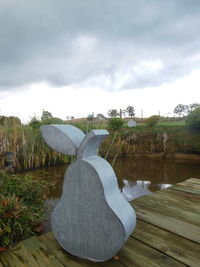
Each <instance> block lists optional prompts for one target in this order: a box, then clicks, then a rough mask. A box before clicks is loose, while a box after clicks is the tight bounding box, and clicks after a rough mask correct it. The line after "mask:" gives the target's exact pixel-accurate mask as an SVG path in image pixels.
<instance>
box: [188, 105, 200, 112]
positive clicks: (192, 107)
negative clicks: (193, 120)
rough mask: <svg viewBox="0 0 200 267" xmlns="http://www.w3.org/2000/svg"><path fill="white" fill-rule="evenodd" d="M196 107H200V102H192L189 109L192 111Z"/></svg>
mask: <svg viewBox="0 0 200 267" xmlns="http://www.w3.org/2000/svg"><path fill="white" fill-rule="evenodd" d="M196 108H200V104H198V103H192V104H190V105H189V111H190V112H191V111H193V110H195V109H196Z"/></svg>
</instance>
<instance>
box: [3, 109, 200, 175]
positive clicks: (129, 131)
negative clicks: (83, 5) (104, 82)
mask: <svg viewBox="0 0 200 267" xmlns="http://www.w3.org/2000/svg"><path fill="white" fill-rule="evenodd" d="M52 123H53V124H61V123H69V122H64V121H63V120H61V119H59V118H55V117H53V116H52V114H51V113H50V112H48V111H43V113H42V116H41V118H40V119H38V118H33V119H32V120H31V121H30V123H29V124H28V125H23V124H22V123H21V122H20V120H19V119H18V118H16V117H5V116H2V117H0V166H1V167H2V166H4V165H5V163H6V157H7V154H8V153H9V152H11V154H12V155H13V158H12V164H13V166H14V168H15V169H16V170H27V169H34V168H39V167H42V166H48V165H57V164H63V163H68V162H70V161H71V158H70V157H69V156H66V155H63V154H60V153H58V152H56V151H53V150H52V149H50V148H48V147H47V146H46V144H45V143H44V141H43V138H42V136H41V133H40V129H39V127H40V125H42V124H52ZM70 123H71V124H72V125H74V126H76V127H78V128H80V129H81V130H82V131H83V132H84V133H87V132H89V131H90V130H91V129H100V128H101V129H102V128H105V129H108V130H109V132H110V135H109V137H108V138H107V139H106V140H105V142H104V143H103V145H102V147H101V151H100V153H101V155H102V156H105V157H114V158H116V157H117V156H124V155H133V156H134V155H135V154H137V153H141V154H142V153H161V152H163V153H165V154H166V153H168V154H170V153H178V152H181V153H198V154H200V108H196V109H195V110H193V111H191V112H190V113H189V115H188V116H187V118H186V120H185V122H184V121H180V122H179V121H178V122H177V121H175V122H171V121H166V122H163V118H161V117H160V116H158V115H154V116H151V117H150V118H148V119H146V120H145V122H143V123H137V124H135V126H134V127H132V128H129V127H128V125H127V121H126V120H124V119H122V118H119V117H118V118H110V119H109V120H99V123H96V122H95V123H94V121H93V120H85V121H82V122H76V123H73V122H70Z"/></svg>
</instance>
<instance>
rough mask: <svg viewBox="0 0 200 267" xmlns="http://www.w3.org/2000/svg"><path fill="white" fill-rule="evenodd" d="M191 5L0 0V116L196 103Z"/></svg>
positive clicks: (196, 42) (199, 65)
mask: <svg viewBox="0 0 200 267" xmlns="http://www.w3.org/2000/svg"><path fill="white" fill-rule="evenodd" d="M199 14H200V1H199V0H168V1H160V0H123V1H122V0H56V1H55V0H34V1H33V0H0V114H1V115H16V116H19V117H20V118H21V119H22V120H23V121H24V122H25V121H28V120H30V118H31V117H32V116H34V115H36V116H38V117H39V116H40V115H41V113H42V110H43V109H45V110H48V111H50V112H52V114H53V115H54V116H55V117H60V118H62V119H65V118H66V117H67V116H75V117H82V116H87V115H88V114H89V113H92V112H94V113H95V114H97V113H103V114H104V115H107V111H108V109H111V108H117V109H119V108H122V109H124V108H126V107H127V106H128V105H133V106H134V107H135V110H136V114H137V115H138V116H140V115H141V110H143V113H144V116H150V115H154V114H158V112H159V111H160V113H161V115H166V114H168V113H172V112H173V109H174V107H175V106H176V105H177V104H179V103H183V104H190V103H193V102H200V92H199V90H200V34H199V33H200V15H199Z"/></svg>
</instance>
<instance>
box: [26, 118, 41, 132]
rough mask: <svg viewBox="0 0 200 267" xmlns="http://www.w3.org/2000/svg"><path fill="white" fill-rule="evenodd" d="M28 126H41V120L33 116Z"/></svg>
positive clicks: (34, 127)
mask: <svg viewBox="0 0 200 267" xmlns="http://www.w3.org/2000/svg"><path fill="white" fill-rule="evenodd" d="M29 126H31V127H32V128H33V129H38V128H39V127H40V126H41V122H40V121H39V120H38V119H37V118H36V117H35V116H34V117H33V118H32V119H31V121H30V122H29Z"/></svg>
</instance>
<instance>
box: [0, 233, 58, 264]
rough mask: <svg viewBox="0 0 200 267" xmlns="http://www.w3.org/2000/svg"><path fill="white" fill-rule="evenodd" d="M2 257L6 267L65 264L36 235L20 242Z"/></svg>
mask: <svg viewBox="0 0 200 267" xmlns="http://www.w3.org/2000/svg"><path fill="white" fill-rule="evenodd" d="M0 258H1V262H2V264H3V266H6V267H8V266H9V267H18V266H19V267H25V266H27V267H28V266H32V267H39V266H41V267H47V266H55V267H63V264H62V263H61V262H59V261H58V260H57V259H56V258H55V257H54V256H53V255H51V254H50V252H49V251H48V250H47V249H46V248H45V247H44V245H42V243H41V242H40V241H39V240H38V239H37V238H36V237H31V238H29V239H26V240H24V241H22V242H20V243H19V244H17V245H16V246H14V247H13V248H11V249H9V250H8V251H6V252H5V253H3V254H2V255H1V256H0Z"/></svg>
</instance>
